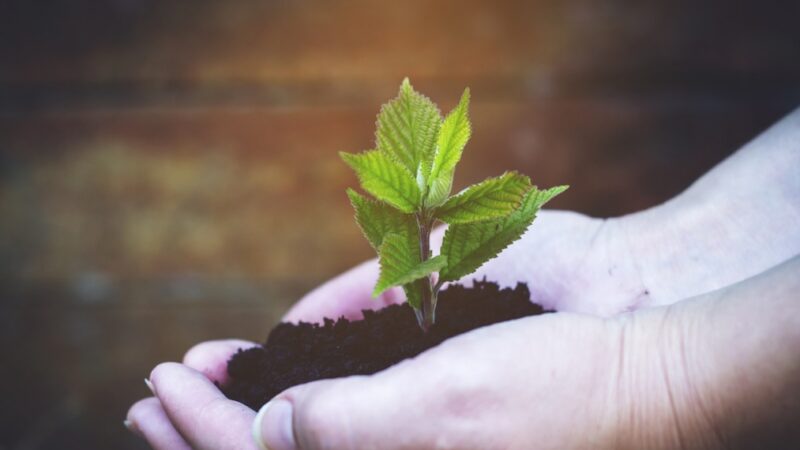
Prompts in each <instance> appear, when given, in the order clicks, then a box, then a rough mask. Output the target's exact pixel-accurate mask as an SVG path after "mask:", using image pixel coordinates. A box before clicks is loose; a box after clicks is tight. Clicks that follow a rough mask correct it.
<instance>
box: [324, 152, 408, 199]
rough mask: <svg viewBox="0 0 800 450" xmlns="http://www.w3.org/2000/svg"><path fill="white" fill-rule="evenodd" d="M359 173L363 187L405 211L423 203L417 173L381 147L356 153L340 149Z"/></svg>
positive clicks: (349, 163) (347, 161)
mask: <svg viewBox="0 0 800 450" xmlns="http://www.w3.org/2000/svg"><path fill="white" fill-rule="evenodd" d="M339 155H340V156H341V157H342V159H343V160H344V162H345V163H347V165H349V166H350V167H351V168H352V169H353V170H354V171H355V172H356V175H357V176H358V180H359V181H360V182H361V186H362V187H363V188H364V190H366V191H367V192H369V193H370V194H372V195H374V196H375V198H377V199H379V200H383V201H384V202H386V203H389V204H390V205H392V206H394V207H395V208H397V209H399V210H400V211H403V212H405V213H412V212H414V211H416V210H417V209H418V208H419V206H420V200H421V194H420V191H419V187H418V186H417V182H416V180H415V179H414V176H413V175H412V174H411V172H409V171H408V170H407V169H406V168H405V167H403V166H402V165H400V163H398V162H396V161H394V160H393V159H391V158H390V157H389V156H388V155H387V154H386V153H384V152H382V151H379V150H370V151H368V152H364V153H359V154H353V153H345V152H340V153H339Z"/></svg>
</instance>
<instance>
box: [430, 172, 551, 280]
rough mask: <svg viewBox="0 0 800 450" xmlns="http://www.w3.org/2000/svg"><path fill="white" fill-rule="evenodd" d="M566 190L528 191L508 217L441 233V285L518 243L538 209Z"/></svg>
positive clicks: (461, 275)
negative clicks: (444, 258) (442, 264)
mask: <svg viewBox="0 0 800 450" xmlns="http://www.w3.org/2000/svg"><path fill="white" fill-rule="evenodd" d="M566 189H567V186H558V187H554V188H550V189H547V190H544V191H540V190H538V189H536V188H533V189H531V190H530V191H529V192H528V193H527V194H526V195H525V197H524V198H523V200H522V204H521V205H520V206H519V208H517V210H516V211H514V212H513V213H511V214H510V215H509V216H507V217H505V218H503V219H498V220H494V221H489V222H476V223H468V224H463V225H450V226H449V227H448V229H447V231H446V232H445V235H444V241H443V242H442V249H441V254H442V255H444V256H446V257H447V260H448V265H447V267H446V268H445V269H442V270H441V271H440V272H439V277H440V279H441V280H444V281H454V280H458V279H459V278H461V277H463V276H466V275H469V274H470V273H472V272H474V271H475V270H477V269H478V268H479V267H480V266H482V265H483V264H484V263H485V262H486V261H488V260H490V259H492V258H494V257H495V256H497V255H498V254H499V253H500V252H501V251H503V250H504V249H505V248H506V247H508V246H509V245H510V244H511V243H512V242H514V241H516V240H517V239H519V238H520V237H521V236H522V234H523V233H524V232H525V230H526V229H527V228H528V226H529V225H530V224H531V223H532V222H533V220H534V219H535V218H536V213H537V212H538V211H539V209H540V208H541V207H542V205H544V204H545V203H547V202H548V201H549V200H550V199H552V198H553V197H555V196H556V195H558V194H560V193H562V192H564V191H565V190H566Z"/></svg>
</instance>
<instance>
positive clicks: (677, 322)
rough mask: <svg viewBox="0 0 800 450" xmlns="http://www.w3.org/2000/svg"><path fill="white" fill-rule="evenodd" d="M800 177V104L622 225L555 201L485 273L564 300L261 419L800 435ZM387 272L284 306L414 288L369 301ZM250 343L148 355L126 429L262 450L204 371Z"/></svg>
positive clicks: (430, 427) (215, 376) (386, 442)
mask: <svg viewBox="0 0 800 450" xmlns="http://www.w3.org/2000/svg"><path fill="white" fill-rule="evenodd" d="M798 171H800V112H795V113H793V114H792V115H790V116H789V117H787V118H786V119H784V120H783V121H781V122H780V123H779V124H777V125H776V126H774V127H773V128H771V129H770V130H768V131H767V132H766V133H764V134H763V135H761V136H760V137H759V138H757V139H756V140H754V141H753V142H751V143H749V144H748V145H746V146H745V147H744V148H743V149H741V150H740V151H739V152H737V153H736V154H734V155H733V156H732V157H731V158H729V159H727V160H726V161H724V162H722V163H721V164H720V165H718V166H717V167H716V168H715V169H714V170H712V171H711V172H709V173H708V174H706V175H705V176H704V177H702V178H701V179H700V180H698V181H697V182H696V183H695V184H694V185H692V186H691V187H690V188H689V189H688V190H687V191H685V192H684V193H682V194H681V195H679V196H678V197H676V198H675V199H673V200H671V201H669V202H667V203H665V204H663V205H659V206H657V207H654V208H651V209H649V210H646V211H643V212H640V213H636V214H631V215H628V216H623V217H619V218H613V219H592V218H588V217H586V216H583V215H580V214H575V213H568V212H556V211H545V212H543V213H542V214H540V217H539V218H538V219H537V220H536V222H535V224H534V226H533V227H532V228H531V230H530V231H529V232H528V233H526V235H525V236H524V237H523V239H521V240H520V241H518V242H517V243H516V244H514V245H513V246H512V247H510V248H509V249H508V250H506V251H505V252H504V253H503V254H502V255H501V256H500V257H498V258H497V259H495V260H493V261H491V262H490V263H488V264H486V265H485V266H484V267H483V268H481V269H480V270H479V272H478V273H477V274H476V275H474V276H476V277H482V276H483V275H486V276H487V278H488V279H492V280H497V281H499V282H500V283H501V284H515V283H516V282H517V281H526V282H528V284H529V286H530V288H531V293H532V298H534V299H536V300H537V301H539V302H541V303H543V304H544V305H545V306H547V307H551V308H554V309H556V310H558V311H560V312H559V313H556V314H550V315H546V316H540V317H532V318H527V319H521V320H517V321H512V322H508V323H504V324H497V325H494V326H491V327H486V328H483V329H480V330H475V331H473V332H470V333H467V334H465V335H462V336H460V337H457V338H454V339H452V340H450V341H448V342H446V343H444V344H443V345H441V346H439V347H437V348H435V349H432V350H430V351H428V352H425V353H423V354H422V355H420V356H419V357H417V358H414V359H411V360H408V361H405V362H403V363H401V364H398V365H396V366H394V367H392V368H390V369H387V370H386V371H383V372H381V373H378V374H376V375H373V376H369V377H349V378H345V379H337V380H324V381H319V382H314V383H309V384H307V385H303V386H298V387H295V388H292V389H290V390H288V391H286V392H284V393H282V394H281V395H279V396H278V397H277V398H276V400H274V401H273V402H272V403H271V406H270V407H269V408H268V409H267V412H266V414H265V415H264V417H262V418H260V419H263V420H260V421H259V422H258V423H257V427H256V429H257V430H263V433H262V438H263V439H265V440H266V441H267V442H268V443H269V444H270V446H271V448H273V449H274V450H280V449H282V448H287V447H286V445H285V444H286V438H289V440H294V441H295V444H296V445H297V448H302V449H311V448H371V447H372V448H434V447H435V448H532V447H536V446H538V447H541V448H548V447H559V448H566V447H578V448H580V447H586V446H591V447H610V448H621V447H626V446H630V447H634V448H635V447H639V448H656V447H667V448H669V447H675V446H684V447H701V446H708V447H718V446H724V445H728V446H732V445H733V446H735V445H737V444H742V443H748V442H750V443H752V442H758V439H762V438H763V436H764V435H763V434H759V433H755V432H754V431H755V430H756V429H760V430H762V431H763V430H769V431H770V433H768V435H769V436H770V437H772V438H774V437H776V436H778V437H783V438H785V439H795V442H796V440H797V436H796V435H792V434H791V429H790V428H789V429H787V427H786V424H785V420H787V418H788V420H790V422H789V424H791V423H792V422H791V420H793V421H794V423H797V421H798V418H800V411H799V410H798V405H797V403H796V400H794V402H795V403H792V401H793V399H797V398H798V397H800V390H798V386H797V384H796V382H795V383H794V384H793V383H792V382H791V380H800V376H798V375H800V374H798V368H797V362H798V361H800V354H798V350H797V349H800V342H798V335H797V330H798V329H800V326H799V325H800V322H799V321H798V309H800V307H799V306H798V300H797V295H796V294H795V293H796V292H797V287H799V286H797V281H796V280H797V279H800V276H798V275H800V272H798V265H799V264H798V262H797V259H794V260H792V258H793V257H795V256H796V255H798V254H800V227H798V226H797V224H798V223H800V201H798V199H800V180H799V179H798V178H800V177H799V176H798ZM440 236H441V234H439V238H440ZM531 249H534V251H531ZM790 260H791V261H790ZM787 261H789V262H787ZM376 277H377V271H376V267H375V264H374V262H369V263H366V264H364V265H362V266H360V267H358V268H356V269H353V270H352V271H350V272H348V273H346V274H343V275H342V276H340V277H338V278H336V279H334V280H332V281H330V282H328V283H326V284H325V285H323V286H321V287H320V288H318V289H317V290H315V291H314V292H312V293H310V294H309V295H307V296H306V297H305V298H304V299H303V300H301V301H300V302H299V303H298V304H297V305H296V306H295V307H294V308H293V309H292V310H291V311H290V312H289V313H288V314H287V316H286V319H287V320H293V321H295V320H301V319H302V320H319V319H321V317H325V316H332V317H336V316H338V315H341V314H345V315H348V316H350V317H356V316H358V315H359V311H360V310H361V309H363V308H365V307H376V306H379V305H381V304H384V303H387V302H396V301H400V300H402V298H401V295H400V294H398V292H397V291H393V292H390V293H388V294H387V295H385V296H384V297H382V299H381V302H378V304H377V305H376V303H375V301H374V300H370V299H369V291H370V290H371V287H372V285H373V284H374V281H375V278H376ZM331 299H336V301H331ZM246 345H252V344H248V343H244V342H241V341H234V342H231V341H224V342H212V343H204V344H200V345H198V346H196V347H195V348H194V349H192V350H191V351H190V352H189V353H188V354H187V356H186V357H185V359H184V363H183V364H177V363H165V364H162V365H159V366H158V367H156V369H154V371H153V372H152V374H151V377H150V378H151V381H152V383H153V385H154V386H155V393H156V397H155V398H150V399H145V400H143V401H140V402H139V403H137V404H135V405H134V406H133V407H132V408H131V410H130V411H129V413H128V420H129V421H130V423H131V428H132V429H133V430H134V432H136V433H138V434H140V435H142V436H144V437H145V438H146V439H147V440H148V442H150V444H151V445H152V446H153V447H154V448H157V449H160V448H201V449H222V448H242V449H246V448H257V447H256V444H255V443H254V442H253V440H252V439H251V438H250V437H249V431H250V428H251V424H252V423H253V420H254V418H255V412H253V411H252V410H250V409H249V408H246V407H244V406H243V405H241V404H239V403H236V402H232V401H229V400H227V399H225V398H224V397H223V396H222V394H221V393H220V392H219V391H218V390H217V389H216V387H214V385H213V384H212V383H211V382H210V381H209V380H216V381H220V382H224V381H225V362H226V360H227V358H228V357H229V355H230V354H231V353H232V352H234V351H235V350H236V349H237V348H239V347H242V346H246ZM734 352H735V353H734ZM776 405H779V407H776ZM775 411H780V412H781V413H780V414H777V415H775V414H773V412H775ZM287 414H289V416H288V417H291V420H289V421H288V422H281V416H283V418H286V417H287ZM781 418H783V421H782V420H780V419H781ZM281 423H283V425H281ZM286 424H293V426H292V427H291V431H287V430H289V428H287V425H286ZM782 424H783V425H782ZM262 426H263V428H262ZM795 433H796V432H795ZM281 439H283V441H281ZM787 442H789V441H787ZM189 444H191V445H192V447H190V446H189Z"/></svg>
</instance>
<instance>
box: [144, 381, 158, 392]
mask: <svg viewBox="0 0 800 450" xmlns="http://www.w3.org/2000/svg"><path fill="white" fill-rule="evenodd" d="M144 384H145V385H146V386H147V389H150V392H152V393H153V395H156V387H155V386H153V383H151V382H150V380H148V379H147V378H145V379H144Z"/></svg>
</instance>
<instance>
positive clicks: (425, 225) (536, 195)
mask: <svg viewBox="0 0 800 450" xmlns="http://www.w3.org/2000/svg"><path fill="white" fill-rule="evenodd" d="M468 107H469V88H467V89H466V90H464V94H463V95H462V96H461V101H460V102H459V104H458V106H456V107H455V109H453V110H452V111H451V112H450V113H449V114H448V115H447V117H445V118H444V119H442V116H441V113H440V112H439V108H438V107H437V106H436V105H435V104H434V103H433V102H432V101H431V100H430V99H428V98H427V97H425V96H424V95H421V94H420V93H418V92H416V91H415V90H414V88H413V87H412V86H411V83H410V82H409V81H408V78H406V79H405V80H403V83H402V85H401V86H400V92H399V94H398V95H397V98H395V99H393V100H391V101H389V102H388V103H386V104H385V105H383V107H382V108H381V111H380V113H379V114H378V121H377V131H376V133H375V137H376V148H375V149H374V150H368V151H366V152H363V153H359V154H352V153H344V152H342V153H340V155H341V157H342V159H343V160H344V162H345V163H347V165H349V166H350V167H351V168H352V169H353V170H354V171H355V172H356V175H357V176H358V179H359V181H360V182H361V186H362V187H363V188H364V190H365V191H367V192H368V193H370V194H372V196H373V197H374V199H371V198H367V197H365V196H363V195H361V194H359V193H357V192H356V191H354V190H352V189H348V190H347V195H348V196H349V197H350V202H351V203H352V204H353V207H354V208H355V211H356V222H358V225H359V227H361V230H362V231H363V232H364V235H365V236H366V238H367V240H368V241H369V243H370V244H371V245H372V247H373V248H375V250H376V251H377V252H378V258H379V262H380V277H379V279H378V283H377V285H376V286H375V290H374V291H373V296H375V297H377V296H378V295H380V294H381V293H383V292H384V291H386V290H387V289H389V288H391V287H393V286H402V287H403V290H404V291H405V293H406V298H407V299H408V303H409V304H410V305H411V306H412V307H413V308H414V312H415V313H416V316H417V321H418V322H419V325H420V327H422V329H423V330H425V331H427V330H428V329H429V328H430V327H431V325H433V323H434V321H435V320H436V299H437V296H438V294H439V290H440V289H441V287H442V285H443V284H444V283H445V282H448V281H454V280H458V279H460V278H462V277H464V276H466V275H469V274H470V273H472V272H474V271H475V270H476V269H478V268H479V267H480V266H481V265H483V263H485V262H486V261H488V260H490V259H492V258H494V257H495V256H497V254H498V253H500V252H501V251H502V250H503V249H505V248H506V247H507V246H508V245H509V244H511V243H512V242H514V241H516V240H517V239H519V237H520V236H522V234H523V233H524V232H525V230H526V229H527V228H528V226H529V225H530V224H531V223H532V222H533V220H534V218H535V217H536V213H537V211H538V210H539V208H541V207H542V205H544V204H545V203H546V202H547V201H549V200H550V199H552V198H553V197H555V196H556V195H558V194H560V193H561V192H563V191H564V190H566V189H567V186H558V187H554V188H550V189H547V190H538V189H537V188H536V187H535V186H533V185H532V184H531V181H530V179H529V178H528V177H526V176H524V175H521V174H519V173H517V172H506V173H504V174H503V175H501V176H499V177H495V178H489V179H487V180H484V181H482V182H480V183H478V184H475V185H473V186H470V187H468V188H466V189H464V190H463V191H461V192H459V193H458V194H456V195H453V196H450V191H451V189H452V185H453V174H454V172H455V168H456V164H457V163H458V161H459V160H460V159H461V154H462V152H463V151H464V146H465V145H466V144H467V141H468V140H469V138H470V135H471V134H472V127H471V125H470V121H469V114H468V111H467V109H468ZM437 222H444V223H446V224H448V225H449V226H448V228H447V231H446V232H445V235H444V241H443V242H442V247H441V250H440V253H439V255H437V256H433V254H432V253H431V249H430V233H431V229H432V228H433V226H434V225H435V224H436V223H437ZM434 273H438V277H436V278H434V277H433V274H434Z"/></svg>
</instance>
